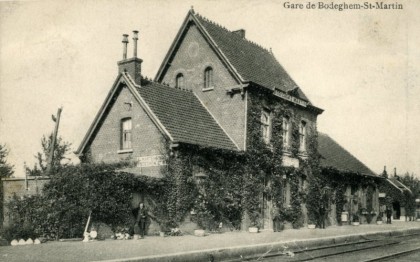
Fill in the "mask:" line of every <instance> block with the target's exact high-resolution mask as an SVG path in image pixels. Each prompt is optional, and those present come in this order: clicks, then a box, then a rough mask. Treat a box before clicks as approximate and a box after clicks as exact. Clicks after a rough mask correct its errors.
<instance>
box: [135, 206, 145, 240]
mask: <svg viewBox="0 0 420 262" xmlns="http://www.w3.org/2000/svg"><path fill="white" fill-rule="evenodd" d="M133 215H134V218H135V224H134V239H136V238H138V236H139V235H140V237H141V238H144V235H145V233H146V223H147V219H148V216H149V213H148V210H147V209H146V207H145V206H144V204H143V203H142V202H140V203H139V207H138V208H135V209H133Z"/></svg>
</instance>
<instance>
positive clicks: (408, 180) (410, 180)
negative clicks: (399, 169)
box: [401, 172, 420, 197]
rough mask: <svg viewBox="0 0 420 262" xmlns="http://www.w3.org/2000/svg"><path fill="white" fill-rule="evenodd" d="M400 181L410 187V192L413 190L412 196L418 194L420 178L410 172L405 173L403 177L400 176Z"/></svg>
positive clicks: (417, 195) (419, 192) (419, 194)
mask: <svg viewBox="0 0 420 262" xmlns="http://www.w3.org/2000/svg"><path fill="white" fill-rule="evenodd" d="M401 182H402V183H403V184H404V185H406V186H407V187H408V188H410V190H411V192H413V195H414V197H419V196H420V180H419V179H418V178H417V177H416V176H415V175H414V174H411V175H410V173H408V172H407V173H405V174H404V176H403V177H401Z"/></svg>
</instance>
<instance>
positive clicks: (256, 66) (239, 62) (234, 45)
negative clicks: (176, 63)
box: [155, 10, 310, 104]
mask: <svg viewBox="0 0 420 262" xmlns="http://www.w3.org/2000/svg"><path fill="white" fill-rule="evenodd" d="M188 23H195V24H196V25H197V27H198V29H199V31H200V32H201V33H202V35H203V36H204V38H205V39H206V40H207V42H208V43H209V44H210V46H211V47H212V48H213V50H214V51H215V52H216V54H218V55H219V57H220V58H221V60H222V61H223V62H224V64H225V65H226V66H227V68H228V69H229V70H230V71H231V72H232V74H233V75H234V76H235V77H236V79H238V80H239V81H241V82H242V83H247V82H252V83H255V84H257V85H259V86H262V87H264V88H267V89H270V90H275V89H277V90H281V91H283V92H285V93H289V94H290V95H293V96H297V97H299V98H300V99H302V100H305V101H307V102H309V104H310V101H309V99H308V98H307V96H306V95H305V94H304V93H303V91H302V90H301V89H300V88H299V87H298V86H297V84H296V83H295V82H294V81H293V79H292V78H291V77H290V76H289V74H288V73H287V72H286V70H284V68H283V67H282V66H281V65H280V63H279V62H278V61H277V59H276V58H275V57H274V55H273V53H272V52H271V51H269V50H267V49H265V48H263V47H261V46H259V45H257V44H255V43H253V42H251V41H249V40H247V39H245V38H243V37H242V36H241V35H239V34H238V33H235V32H232V31H229V30H227V29H226V28H224V27H222V26H220V25H217V24H216V23H214V22H212V21H210V20H208V19H206V18H204V17H202V16H200V15H198V14H195V13H194V11H193V10H190V12H189V13H188V15H187V17H186V19H185V21H184V23H183V25H182V27H181V29H180V31H179V32H178V34H177V36H176V38H175V41H174V42H173V43H172V46H171V48H170V49H169V52H168V54H167V55H166V57H165V59H164V61H163V63H162V65H161V67H160V69H159V71H158V73H157V75H156V78H155V79H156V80H157V81H161V80H162V77H163V75H164V72H165V70H166V67H167V66H168V64H169V63H170V61H171V59H172V58H173V56H174V54H175V52H176V49H177V47H178V46H179V44H180V41H181V40H182V37H183V35H184V34H185V31H186V30H188Z"/></svg>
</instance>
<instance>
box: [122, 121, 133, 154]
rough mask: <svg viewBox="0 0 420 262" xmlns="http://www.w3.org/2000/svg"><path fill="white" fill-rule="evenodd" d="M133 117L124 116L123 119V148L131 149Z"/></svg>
mask: <svg viewBox="0 0 420 262" xmlns="http://www.w3.org/2000/svg"><path fill="white" fill-rule="evenodd" d="M131 128H132V123H131V118H124V119H122V120H121V149H122V150H125V149H131V148H132V147H131V140H132V137H131Z"/></svg>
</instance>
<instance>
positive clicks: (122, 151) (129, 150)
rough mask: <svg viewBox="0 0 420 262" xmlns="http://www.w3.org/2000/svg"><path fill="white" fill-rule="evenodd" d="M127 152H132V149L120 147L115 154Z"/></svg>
mask: <svg viewBox="0 0 420 262" xmlns="http://www.w3.org/2000/svg"><path fill="white" fill-rule="evenodd" d="M127 153H133V149H121V150H118V151H117V154H127Z"/></svg>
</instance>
